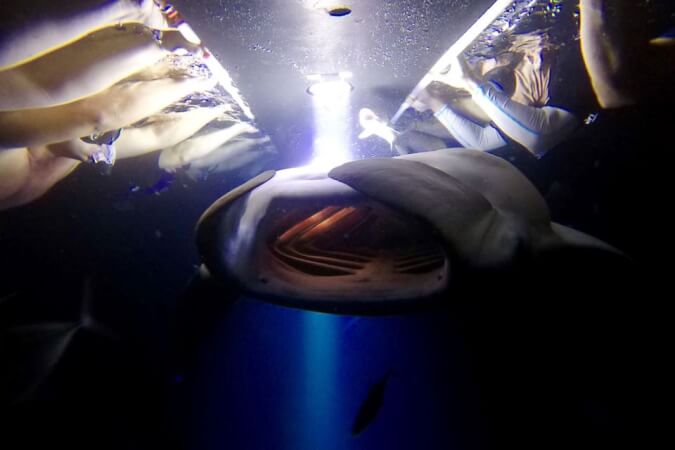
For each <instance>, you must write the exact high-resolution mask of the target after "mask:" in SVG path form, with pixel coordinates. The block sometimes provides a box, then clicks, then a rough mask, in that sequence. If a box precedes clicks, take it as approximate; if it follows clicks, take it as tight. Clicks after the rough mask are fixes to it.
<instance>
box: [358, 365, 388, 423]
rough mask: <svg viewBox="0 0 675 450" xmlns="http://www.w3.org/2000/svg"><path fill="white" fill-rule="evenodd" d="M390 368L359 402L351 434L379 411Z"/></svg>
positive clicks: (373, 417)
mask: <svg viewBox="0 0 675 450" xmlns="http://www.w3.org/2000/svg"><path fill="white" fill-rule="evenodd" d="M391 372H392V370H391V369H389V370H388V371H387V373H386V374H385V375H384V376H383V377H382V378H381V379H380V380H379V381H378V382H377V383H375V384H374V385H373V386H372V387H371V388H370V390H369V391H368V395H367V396H366V399H365V400H364V401H363V403H362V404H361V407H360V408H359V412H358V413H357V414H356V419H354V424H353V425H352V436H357V435H358V434H360V433H361V432H362V431H363V430H365V429H366V428H367V427H368V425H370V423H371V422H372V421H373V420H374V419H375V417H376V416H377V413H378V412H380V409H381V408H382V405H383V404H384V391H385V389H386V387H387V382H388V381H389V377H390V376H391Z"/></svg>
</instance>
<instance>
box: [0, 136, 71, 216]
mask: <svg viewBox="0 0 675 450" xmlns="http://www.w3.org/2000/svg"><path fill="white" fill-rule="evenodd" d="M79 164H80V163H79V161H76V160H74V159H71V158H64V157H61V156H55V155H54V154H53V153H51V152H50V151H49V149H47V148H46V147H37V148H33V149H30V150H29V149H26V148H23V149H13V150H9V151H3V152H2V153H0V174H1V175H2V176H0V179H2V180H3V182H2V183H0V210H4V209H8V208H13V207H16V206H21V205H24V204H26V203H30V202H32V201H33V200H35V199H37V198H39V197H41V196H42V195H43V194H44V193H46V192H47V191H48V190H49V189H51V188H52V187H53V186H54V185H55V184H56V183H58V182H59V181H61V180H62V179H63V178H65V177H66V176H67V175H68V174H69V173H70V172H72V171H73V170H75V168H76V167H77V166H78V165H79ZM7 180H9V181H10V183H6V182H7Z"/></svg>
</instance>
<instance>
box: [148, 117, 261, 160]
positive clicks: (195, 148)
mask: <svg viewBox="0 0 675 450" xmlns="http://www.w3.org/2000/svg"><path fill="white" fill-rule="evenodd" d="M257 131H258V129H257V128H255V127H254V126H253V125H251V124H249V123H246V122H239V123H235V124H234V125H232V126H230V127H228V128H224V129H222V130H218V131H214V132H212V133H208V134H204V135H201V136H197V137H195V138H192V139H188V140H186V141H183V142H181V143H180V144H178V145H176V146H174V147H171V148H167V149H165V150H163V151H162V153H161V154H160V156H159V167H160V168H162V169H164V170H173V169H178V168H179V167H182V166H185V165H187V164H189V163H190V162H191V161H194V160H195V159H198V158H201V157H202V156H204V155H206V154H208V153H210V152H212V151H213V150H215V149H217V148H218V147H220V146H221V145H223V144H225V143H226V142H228V141H229V140H231V139H232V138H234V137H236V136H239V135H240V134H244V133H255V132H257Z"/></svg>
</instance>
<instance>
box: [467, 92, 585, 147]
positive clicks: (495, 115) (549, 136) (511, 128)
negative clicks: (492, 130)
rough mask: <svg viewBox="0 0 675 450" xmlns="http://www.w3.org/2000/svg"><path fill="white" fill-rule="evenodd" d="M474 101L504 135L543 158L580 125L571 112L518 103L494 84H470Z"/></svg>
mask: <svg viewBox="0 0 675 450" xmlns="http://www.w3.org/2000/svg"><path fill="white" fill-rule="evenodd" d="M468 89H469V92H470V93H471V96H472V98H473V100H474V101H475V102H476V103H477V104H478V106H480V107H481V108H482V109H483V111H485V113H486V114H487V115H488V117H490V120H491V121H492V123H494V124H495V126H496V127H497V128H499V129H500V130H501V131H502V132H503V133H504V134H506V135H507V136H508V137H510V138H511V139H513V140H514V141H516V142H518V143H519V144H521V145H522V146H524V147H525V148H526V149H527V150H529V151H530V152H531V153H532V154H533V155H535V156H537V157H540V156H542V155H543V154H544V153H545V152H546V151H548V150H549V149H551V148H552V147H554V146H555V145H557V144H558V143H559V142H560V141H561V140H563V139H564V138H565V137H567V136H568V135H569V134H570V133H571V132H572V131H574V129H575V128H576V127H577V125H578V121H577V119H576V117H574V115H573V114H572V113H570V112H569V111H565V110H563V109H560V108H554V107H551V106H544V107H534V106H526V105H523V104H521V103H518V102H516V101H514V100H511V98H510V97H509V96H508V95H506V94H505V93H504V92H502V91H501V89H499V88H498V87H497V86H496V85H494V84H493V83H483V84H480V85H479V84H476V83H473V82H471V83H469V86H468Z"/></svg>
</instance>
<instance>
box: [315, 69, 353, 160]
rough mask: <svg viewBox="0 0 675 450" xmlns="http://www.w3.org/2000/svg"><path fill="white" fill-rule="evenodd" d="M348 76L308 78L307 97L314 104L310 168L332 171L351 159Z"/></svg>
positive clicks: (349, 84)
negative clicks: (309, 96)
mask: <svg viewBox="0 0 675 450" xmlns="http://www.w3.org/2000/svg"><path fill="white" fill-rule="evenodd" d="M351 78H352V73H351V72H338V73H330V74H315V75H309V76H308V77H307V80H308V81H310V82H311V84H310V85H309V87H308V88H307V93H308V94H310V95H311V96H312V99H313V103H314V146H313V156H312V160H311V162H310V164H309V165H310V166H312V167H314V168H316V169H325V170H328V169H331V168H333V167H335V166H338V165H340V164H342V163H345V162H347V161H351V160H352V159H353V157H352V153H351V151H350V145H351V143H350V141H351V133H350V131H351V130H350V126H349V94H350V93H351V91H352V90H353V89H354V86H352V84H351V83H350V82H349V80H350V79H351Z"/></svg>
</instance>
